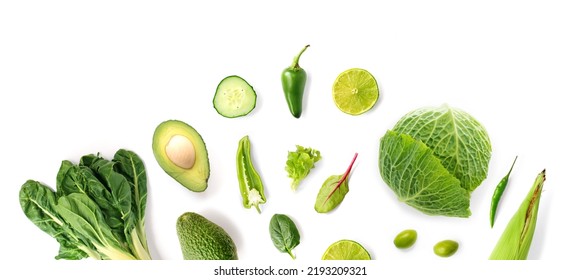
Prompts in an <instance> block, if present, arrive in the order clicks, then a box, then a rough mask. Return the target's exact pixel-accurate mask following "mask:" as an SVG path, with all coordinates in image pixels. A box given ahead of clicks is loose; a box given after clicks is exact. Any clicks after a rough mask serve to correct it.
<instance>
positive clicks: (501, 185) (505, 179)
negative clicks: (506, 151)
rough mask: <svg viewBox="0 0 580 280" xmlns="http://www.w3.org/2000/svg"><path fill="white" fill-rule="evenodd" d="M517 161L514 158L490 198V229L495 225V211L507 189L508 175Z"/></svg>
mask: <svg viewBox="0 0 580 280" xmlns="http://www.w3.org/2000/svg"><path fill="white" fill-rule="evenodd" d="M517 159H518V157H517V156H516V158H515V159H514V162H513V163H512V166H511V167H510V171H508V173H507V174H506V175H505V176H504V177H503V178H502V179H501V181H499V184H497V187H495V191H494V192H493V197H492V198H491V207H490V210H489V221H490V222H491V227H492V228H493V224H494V223H495V212H496V210H497V206H498V204H499V200H500V199H501V196H502V195H503V192H504V190H505V188H506V187H507V184H508V181H509V178H510V174H511V173H512V169H513V168H514V164H516V160H517Z"/></svg>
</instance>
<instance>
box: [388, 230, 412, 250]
mask: <svg viewBox="0 0 580 280" xmlns="http://www.w3.org/2000/svg"><path fill="white" fill-rule="evenodd" d="M415 241H417V231H416V230H414V229H407V230H403V231H401V232H400V233H399V234H397V236H396V237H395V240H394V241H393V243H395V247H397V248H399V249H406V248H409V247H411V246H413V244H415Z"/></svg>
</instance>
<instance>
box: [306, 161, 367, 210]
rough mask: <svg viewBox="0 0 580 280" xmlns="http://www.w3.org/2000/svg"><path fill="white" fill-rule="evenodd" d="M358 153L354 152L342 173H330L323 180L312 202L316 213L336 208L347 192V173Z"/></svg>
mask: <svg viewBox="0 0 580 280" xmlns="http://www.w3.org/2000/svg"><path fill="white" fill-rule="evenodd" d="M357 156H358V153H355V154H354V158H353V159H352V161H351V162H350V165H349V166H348V168H347V169H346V172H344V174H342V175H332V176H330V177H328V179H326V181H324V184H322V187H321V188H320V191H318V195H317V196H316V203H315V204H314V210H316V212H318V213H327V212H330V211H332V210H333V209H334V208H336V207H337V206H338V205H340V203H342V200H344V197H345V196H346V194H347V193H348V190H349V189H348V175H349V174H350V171H351V169H352V166H353V164H354V161H355V160H356V158H357Z"/></svg>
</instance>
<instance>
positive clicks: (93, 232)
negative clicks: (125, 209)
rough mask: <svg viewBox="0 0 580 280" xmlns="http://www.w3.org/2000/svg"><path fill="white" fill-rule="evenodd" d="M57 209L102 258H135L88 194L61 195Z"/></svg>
mask: <svg viewBox="0 0 580 280" xmlns="http://www.w3.org/2000/svg"><path fill="white" fill-rule="evenodd" d="M55 210H56V212H57V213H58V214H59V215H60V216H61V217H62V218H63V220H64V221H65V222H66V223H67V224H68V225H70V227H71V228H72V229H73V230H74V231H75V232H76V233H77V234H78V236H79V237H80V238H83V239H85V240H87V241H88V242H90V244H91V245H92V246H94V247H95V248H96V249H97V251H99V253H100V254H101V255H102V259H135V257H134V256H132V255H131V253H130V252H128V251H127V249H126V247H124V246H123V244H121V243H119V240H118V239H116V237H115V235H114V234H113V232H112V231H111V228H110V227H109V226H108V225H107V223H106V221H105V218H104V216H103V214H102V212H101V210H100V209H99V206H98V205H97V204H96V203H95V202H94V201H93V200H91V198H89V197H88V196H87V195H86V194H82V193H71V194H68V195H66V196H62V197H60V198H59V199H58V203H57V205H56V207H55Z"/></svg>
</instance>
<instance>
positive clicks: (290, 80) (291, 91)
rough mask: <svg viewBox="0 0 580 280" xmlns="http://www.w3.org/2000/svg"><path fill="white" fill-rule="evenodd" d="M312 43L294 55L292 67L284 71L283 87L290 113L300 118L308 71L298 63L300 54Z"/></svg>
mask: <svg viewBox="0 0 580 280" xmlns="http://www.w3.org/2000/svg"><path fill="white" fill-rule="evenodd" d="M308 47H310V45H306V46H305V47H304V48H303V49H302V50H301V51H300V53H299V54H298V55H297V56H296V57H294V61H293V62H292V65H290V67H288V68H286V69H284V71H283V72H282V89H283V90H284V96H285V97H286V103H288V108H289V109H290V113H292V115H293V116H294V117H295V118H300V115H301V114H302V97H303V96H304V87H305V86H306V78H307V75H306V71H304V69H302V68H301V67H300V65H298V61H299V60H300V56H301V55H302V53H303V52H304V51H305V50H306V49H307V48H308Z"/></svg>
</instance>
